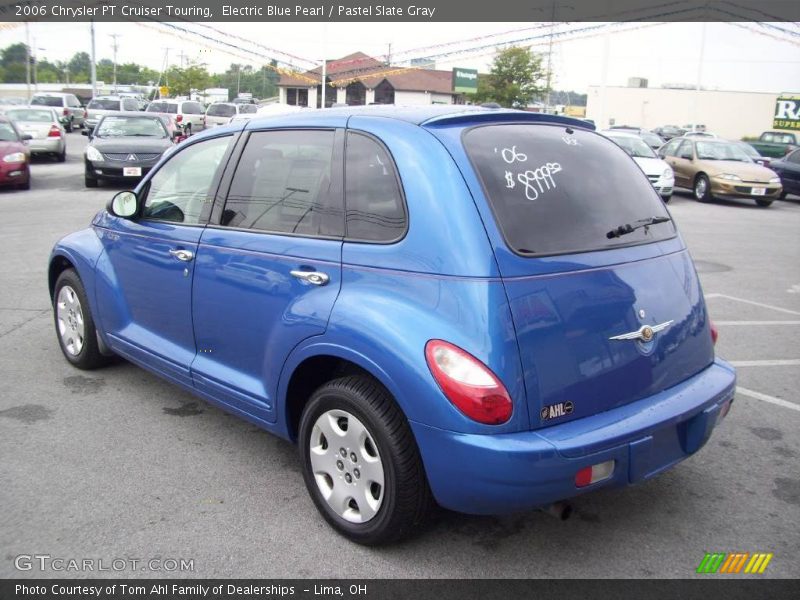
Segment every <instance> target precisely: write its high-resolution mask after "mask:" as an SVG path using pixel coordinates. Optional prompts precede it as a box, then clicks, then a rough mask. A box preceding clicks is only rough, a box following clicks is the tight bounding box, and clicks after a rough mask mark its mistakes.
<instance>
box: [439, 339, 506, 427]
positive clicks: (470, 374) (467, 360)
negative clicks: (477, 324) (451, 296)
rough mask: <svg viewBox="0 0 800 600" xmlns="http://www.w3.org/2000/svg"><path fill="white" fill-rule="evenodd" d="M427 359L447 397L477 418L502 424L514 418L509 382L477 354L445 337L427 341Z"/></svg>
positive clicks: (479, 420)
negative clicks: (501, 378) (508, 388)
mask: <svg viewBox="0 0 800 600" xmlns="http://www.w3.org/2000/svg"><path fill="white" fill-rule="evenodd" d="M425 359H426V360H427V362H428V368H430V370H431V373H432V374H433V378H434V379H435V380H436V382H437V383H438V384H439V386H440V387H441V388H442V391H443V392H444V395H445V396H447V399H448V400H450V402H452V403H453V405H455V407H456V408H458V410H460V411H461V412H462V413H464V414H465V415H466V416H467V417H469V418H470V419H472V420H473V421H478V422H479V423H486V424H487V425H499V424H500V423H505V422H506V421H508V420H509V419H510V418H511V413H512V412H513V403H512V402H511V397H510V396H509V395H508V392H507V391H506V388H505V386H504V385H503V384H502V383H501V382H500V380H499V379H498V378H497V377H496V376H495V374H494V373H492V372H491V371H490V370H489V368H488V367H487V366H486V365H484V364H483V363H482V362H481V361H479V360H478V359H477V358H475V357H474V356H472V355H471V354H469V353H467V352H465V351H464V350H462V349H461V348H459V347H458V346H454V345H453V344H450V343H448V342H445V341H442V340H431V341H429V342H428V343H427V344H426V345H425Z"/></svg>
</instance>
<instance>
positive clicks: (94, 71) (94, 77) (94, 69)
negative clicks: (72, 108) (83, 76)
mask: <svg viewBox="0 0 800 600" xmlns="http://www.w3.org/2000/svg"><path fill="white" fill-rule="evenodd" d="M89 27H90V29H89V31H90V34H91V38H92V64H91V65H89V77H90V78H91V80H92V98H94V97H95V96H97V61H96V60H95V53H94V19H92V20H91V22H90V26H89Z"/></svg>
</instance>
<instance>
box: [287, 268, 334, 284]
mask: <svg viewBox="0 0 800 600" xmlns="http://www.w3.org/2000/svg"><path fill="white" fill-rule="evenodd" d="M289 274H290V275H291V276H292V277H295V278H296V279H302V280H303V281H307V282H308V283H310V284H312V285H325V284H326V283H328V282H329V281H330V280H331V278H330V277H328V275H327V274H326V273H320V272H319V271H298V270H294V271H290V272H289Z"/></svg>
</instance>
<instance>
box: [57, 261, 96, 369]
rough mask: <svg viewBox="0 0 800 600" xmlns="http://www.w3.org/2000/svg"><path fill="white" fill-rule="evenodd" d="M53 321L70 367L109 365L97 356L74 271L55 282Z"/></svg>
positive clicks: (89, 316) (90, 322) (92, 328)
mask: <svg viewBox="0 0 800 600" xmlns="http://www.w3.org/2000/svg"><path fill="white" fill-rule="evenodd" d="M53 317H54V319H55V327H56V336H57V337H58V344H59V346H61V352H62V353H63V354H64V358H66V359H67V360H68V361H69V362H70V363H72V365H73V366H75V367H78V368H79V369H96V368H98V367H101V366H103V365H105V364H106V363H107V362H108V357H106V356H103V355H102V354H101V353H100V347H99V345H98V342H97V330H96V329H95V326H94V319H93V318H92V314H91V312H90V309H89V303H88V302H87V300H86V291H85V290H84V288H83V283H82V282H81V279H80V277H78V273H76V272H75V270H74V269H67V270H66V271H64V272H63V273H61V275H59V277H58V279H57V280H56V286H55V291H54V293H53Z"/></svg>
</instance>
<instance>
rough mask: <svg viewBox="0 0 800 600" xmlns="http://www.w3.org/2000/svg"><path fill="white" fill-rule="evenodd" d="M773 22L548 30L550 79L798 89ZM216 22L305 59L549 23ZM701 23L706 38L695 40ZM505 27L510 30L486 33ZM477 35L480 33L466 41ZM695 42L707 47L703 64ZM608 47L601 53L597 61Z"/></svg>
mask: <svg viewBox="0 0 800 600" xmlns="http://www.w3.org/2000/svg"><path fill="white" fill-rule="evenodd" d="M592 25H595V24H593V23H572V24H564V25H561V26H560V27H559V28H557V29H556V31H558V30H560V29H561V28H579V27H587V26H592ZM778 25H779V26H780V27H782V28H784V29H787V30H789V31H790V33H788V34H786V33H781V32H778V31H776V30H774V29H771V28H769V27H762V26H759V25H758V24H754V23H749V24H746V25H737V24H731V23H707V24H705V25H704V24H702V23H665V24H655V25H654V24H650V23H629V24H625V25H620V26H617V27H613V28H609V30H610V33H608V34H606V33H603V32H602V31H599V32H598V31H589V32H585V33H583V34H578V35H584V36H586V37H584V39H575V40H565V41H560V39H559V38H557V37H555V38H554V43H553V46H552V54H551V55H550V60H551V64H552V70H553V73H554V80H553V82H552V86H553V88H554V89H561V90H574V91H576V92H586V91H587V89H588V87H589V86H590V85H600V84H602V82H603V74H604V72H605V79H606V84H607V85H626V83H627V81H628V78H629V77H644V78H647V79H648V80H649V85H650V87H659V86H661V85H663V84H675V83H682V84H689V85H695V84H696V82H697V80H698V76H699V78H700V82H701V85H702V86H703V87H705V88H708V89H722V90H741V91H760V92H794V93H800V27H798V26H797V25H795V24H791V23H784V24H778ZM180 26H182V27H187V28H192V29H193V30H195V31H198V32H201V33H203V34H204V35H207V36H210V37H212V38H216V39H218V40H225V41H228V42H230V43H233V44H236V45H239V46H242V47H247V46H249V47H250V48H253V49H255V50H257V51H259V52H261V53H262V54H268V52H267V51H265V50H264V49H263V48H257V47H254V46H250V45H249V44H248V43H247V42H244V41H242V40H241V39H235V38H232V37H226V36H223V35H221V34H219V33H217V32H215V31H212V30H209V29H204V28H202V26H200V25H199V24H186V23H181V24H180ZM95 27H96V48H97V59H98V60H100V59H101V58H111V57H112V47H111V46H112V42H113V40H112V38H111V36H110V34H112V33H114V34H119V37H118V43H119V49H118V54H117V59H118V61H119V62H120V63H123V62H138V63H140V64H145V65H147V66H149V67H151V68H154V69H157V70H160V69H161V67H162V65H163V64H164V57H165V50H164V48H166V47H169V48H170V50H169V62H170V64H173V65H178V64H179V63H180V61H181V59H183V60H184V61H193V62H202V63H206V64H207V66H208V68H209V70H210V71H212V72H217V71H224V70H225V69H226V68H227V67H228V65H230V63H232V62H239V63H247V62H250V63H251V64H253V65H254V66H258V65H260V64H261V63H262V62H263V60H260V59H259V58H258V57H256V56H253V55H252V54H249V53H247V52H242V51H236V50H231V49H230V48H229V47H220V45H219V44H218V43H214V42H213V41H207V40H205V41H204V40H203V39H202V38H199V37H197V36H190V35H186V34H182V33H179V32H176V31H174V30H171V31H170V30H169V29H168V28H167V27H165V26H164V25H161V24H153V23H146V24H139V23H97V24H96V25H95ZM213 27H214V28H215V29H217V30H219V31H221V32H225V33H227V34H231V35H234V36H238V37H239V38H244V39H246V40H251V41H253V40H255V41H257V42H258V43H260V44H262V45H264V46H269V47H270V48H275V49H278V50H281V51H283V52H287V53H290V54H293V55H295V56H298V57H301V58H305V59H309V60H321V58H322V57H323V56H327V57H328V58H338V57H340V56H344V55H347V54H350V53H352V52H356V51H362V52H365V53H367V54H370V55H380V56H382V55H385V54H386V53H387V52H388V50H389V47H390V46H389V45H390V44H391V52H392V56H393V57H396V58H397V59H398V60H399V59H401V58H409V57H411V56H424V55H426V54H427V53H429V51H427V50H420V51H417V52H411V53H405V54H403V52H404V51H409V50H414V49H417V48H428V47H430V46H433V45H439V44H446V43H448V42H454V41H459V40H462V42H461V43H460V44H457V45H453V46H447V47H446V48H444V49H439V50H432V51H431V52H435V51H438V52H441V51H443V50H453V49H463V48H467V47H471V46H478V45H484V44H494V43H499V42H503V41H511V40H514V39H519V38H524V37H527V36H544V37H540V38H539V39H537V40H534V41H533V42H528V43H529V44H530V43H534V44H536V45H535V46H534V49H535V50H538V51H543V52H545V53H546V54H547V52H548V48H549V47H548V39H547V37H546V35H547V34H548V33H549V32H550V29H548V28H547V27H546V26H545V27H543V26H542V24H537V23H218V24H214V25H213ZM703 29H705V44H702V39H703ZM510 30H514V32H513V33H508V34H505V35H497V36H494V37H490V38H486V37H485V36H488V35H490V34H497V33H501V32H508V31H510ZM755 30H757V31H760V32H761V33H757V32H756V31H755ZM29 34H30V36H31V46H33V47H35V48H37V50H36V52H37V53H38V54H39V56H40V57H43V58H47V59H48V60H63V59H64V58H65V57H70V56H72V54H73V53H75V52H79V51H87V52H88V51H89V24H88V23H32V24H31V25H30V31H29ZM476 37H483V38H484V39H480V40H475V41H463V40H470V39H472V38H476ZM776 37H777V38H780V39H776ZM24 41H25V27H24V26H19V27H15V28H12V29H0V47H5V46H7V45H8V44H11V43H15V42H24ZM523 45H527V44H523ZM209 46H212V47H213V49H210V48H209ZM701 47H704V51H703V61H702V68H700V61H699V56H700V53H701ZM223 48H225V49H227V50H228V51H231V52H235V53H236V54H237V55H231V54H229V53H228V52H226V51H225V49H223ZM493 48H494V47H493V46H492V47H490V48H488V49H486V50H484V51H481V52H480V53H479V54H478V55H455V56H450V57H443V58H437V59H436V68H437V69H445V70H450V69H452V68H454V67H462V68H477V69H479V70H480V71H482V72H484V71H488V70H489V67H490V64H491V60H492V58H493ZM606 51H607V56H608V63H607V70H604V68H603V65H604V57H605V56H606ZM295 62H297V63H298V64H302V65H303V66H305V65H306V64H307V63H305V62H304V63H299V61H295ZM545 62H547V58H545ZM398 64H404V63H398ZM405 64H407V63H405Z"/></svg>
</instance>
